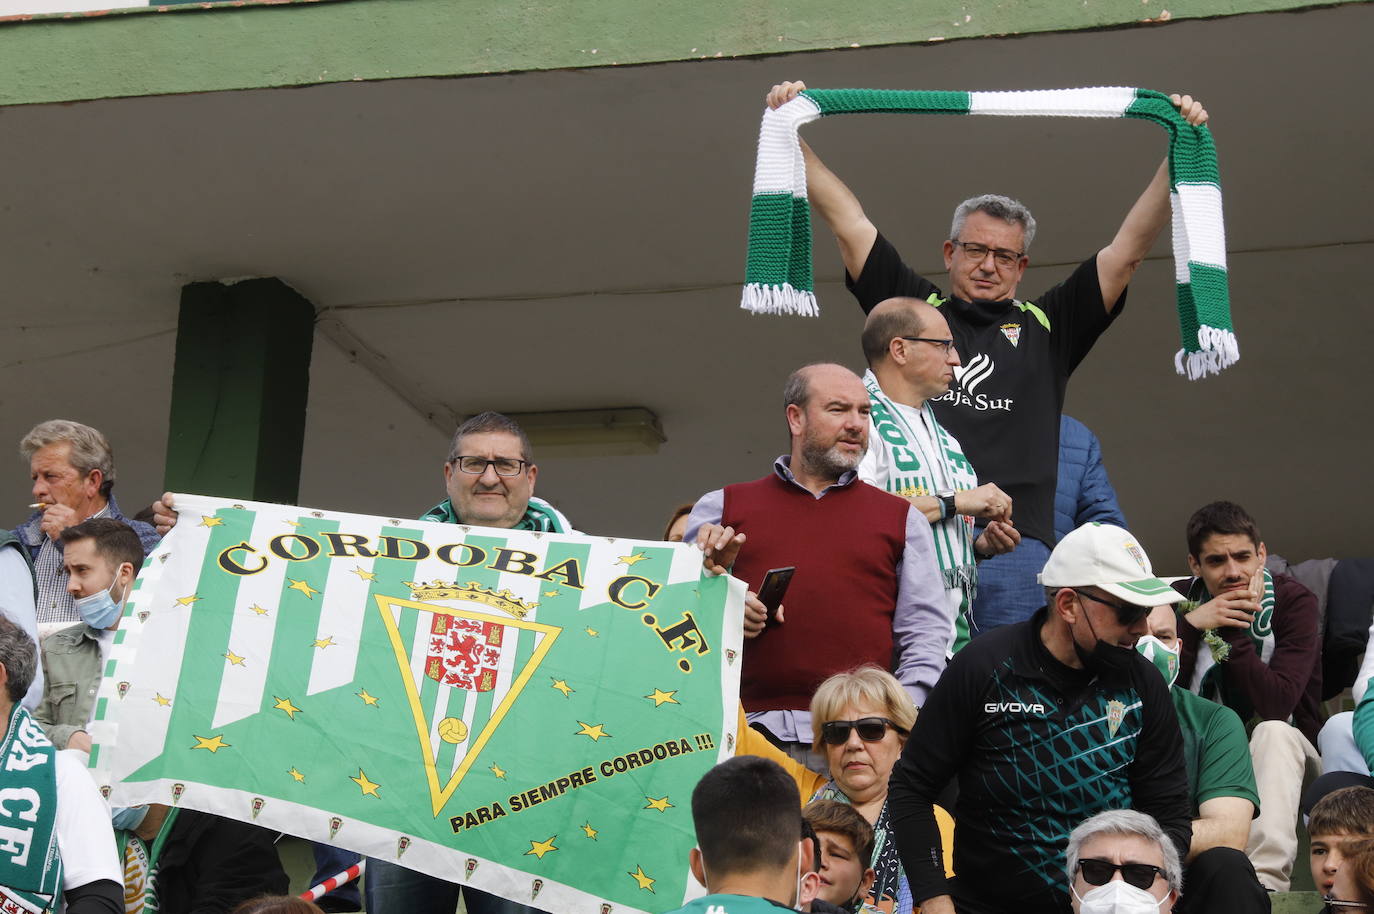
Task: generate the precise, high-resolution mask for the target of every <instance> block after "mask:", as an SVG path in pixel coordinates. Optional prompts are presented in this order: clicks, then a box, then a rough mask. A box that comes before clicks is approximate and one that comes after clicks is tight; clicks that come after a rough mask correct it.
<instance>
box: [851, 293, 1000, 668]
mask: <svg viewBox="0 0 1374 914" xmlns="http://www.w3.org/2000/svg"><path fill="white" fill-rule="evenodd" d="M861 341H862V343H863V350H864V358H865V359H867V360H868V371H867V372H866V373H865V374H864V378H863V380H864V387H865V388H867V390H868V397H869V401H870V406H871V410H870V412H869V414H868V419H869V428H868V453H867V454H865V455H864V459H863V461H862V462H860V464H859V478H860V479H862V480H863V481H864V482H866V483H868V484H869V485H874V486H877V487H878V488H880V489H884V490H886V491H888V492H891V493H893V494H894V495H899V496H901V497H903V498H905V499H907V501H909V502H911V504H912V505H914V506H915V507H916V508H918V509H920V511H921V513H922V514H924V515H925V518H926V520H928V521H929V522H930V532H931V534H932V535H934V537H935V543H936V548H935V555H936V558H937V560H938V561H939V563H940V574H941V576H942V578H943V583H944V587H945V594H946V596H947V597H948V599H949V606H950V614H951V617H952V618H953V619H954V638H953V642H952V645H951V648H950V651H951V653H953V652H955V651H958V650H959V649H960V648H962V647H963V646H964V645H965V644H967V643H968V640H969V638H970V637H971V635H972V631H971V629H972V622H971V618H970V613H971V611H972V608H973V606H972V602H973V595H974V593H975V583H976V581H977V578H978V571H977V565H976V564H975V562H976V561H980V560H982V559H986V558H991V557H992V556H994V555H1000V554H1002V553H1004V552H1010V551H1011V550H1012V549H1014V548H1016V544H1017V543H1019V542H1020V541H1021V534H1020V533H1018V532H1017V530H1016V528H1015V527H1014V526H1012V521H1011V507H1012V506H1011V496H1009V495H1007V493H1006V492H1003V491H1002V490H1001V489H1000V488H998V487H997V486H996V485H995V484H993V483H990V482H988V483H984V484H983V485H979V484H978V474H977V473H976V472H975V471H974V467H973V465H972V464H971V463H969V461H968V458H967V457H965V456H964V452H963V449H962V448H961V447H960V446H959V440H958V439H957V438H955V437H954V436H953V435H951V434H950V433H949V432H948V431H947V430H946V429H945V427H944V426H942V425H941V424H940V422H939V420H938V419H936V418H935V411H934V410H932V409H931V408H930V401H931V400H932V399H934V398H936V397H940V396H943V395H944V393H945V392H946V391H948V390H949V387H950V383H951V382H952V381H953V380H954V372H955V370H956V369H958V368H959V366H960V361H959V351H958V349H957V348H956V347H955V344H954V339H953V338H952V337H951V336H950V331H949V323H948V322H947V321H946V320H945V318H944V315H943V314H941V313H940V310H939V309H938V308H936V307H935V306H934V305H931V304H930V303H929V302H923V301H920V300H918V299H914V298H889V299H888V300H887V301H885V302H882V303H880V304H879V305H878V307H876V308H874V309H873V310H872V311H870V312H869V314H868V320H867V321H865V322H864V331H863V336H862V338H861ZM975 519H979V520H981V521H982V522H983V523H984V524H985V525H986V528H985V529H984V530H983V532H982V534H981V535H980V534H978V533H977V531H975V530H974V521H975Z"/></svg>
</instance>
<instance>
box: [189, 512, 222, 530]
mask: <svg viewBox="0 0 1374 914" xmlns="http://www.w3.org/2000/svg"><path fill="white" fill-rule="evenodd" d="M223 523H224V521H222V520H220V519H219V518H218V517H215V516H214V515H213V514H212V515H208V516H207V515H205V514H202V515H201V516H200V523H198V524H196V526H197V527H218V526H221V525H222V524H223Z"/></svg>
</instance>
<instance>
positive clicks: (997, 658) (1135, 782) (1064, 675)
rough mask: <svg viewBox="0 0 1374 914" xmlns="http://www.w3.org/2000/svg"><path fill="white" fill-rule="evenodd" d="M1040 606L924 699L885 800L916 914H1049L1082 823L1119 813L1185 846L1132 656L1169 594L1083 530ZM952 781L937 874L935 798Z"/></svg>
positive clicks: (1169, 753) (1169, 754) (1166, 729)
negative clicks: (948, 830) (952, 829)
mask: <svg viewBox="0 0 1374 914" xmlns="http://www.w3.org/2000/svg"><path fill="white" fill-rule="evenodd" d="M1040 580H1041V583H1042V584H1043V585H1044V586H1045V595H1046V600H1047V605H1046V606H1044V607H1042V608H1041V609H1040V610H1039V611H1038V612H1036V614H1035V615H1034V616H1032V617H1031V618H1030V619H1028V620H1026V621H1025V622H1021V623H1017V624H1015V625H1008V626H1003V627H1002V628H1000V629H998V630H997V631H995V632H992V633H990V634H988V635H985V636H983V637H981V638H978V639H977V640H975V641H973V642H972V643H971V644H970V645H969V646H968V647H966V648H965V649H964V650H962V651H960V652H959V653H958V654H957V655H956V656H955V657H954V659H953V660H951V661H950V663H949V666H948V668H947V669H946V670H945V674H944V676H942V677H941V678H940V681H939V682H938V683H936V685H935V688H934V689H932V690H931V692H930V696H929V697H928V698H927V699H926V703H925V705H924V706H923V707H922V709H921V715H920V716H919V717H918V718H917V719H916V724H915V726H914V727H913V728H912V732H911V737H910V739H909V740H907V744H906V748H905V749H904V750H903V753H902V758H901V760H900V761H899V762H898V763H897V766H896V768H894V769H893V772H892V781H891V784H890V786H889V788H888V804H889V808H890V810H891V814H892V823H893V828H894V831H895V833H896V837H897V847H898V849H899V850H900V852H901V856H902V866H903V868H904V869H905V871H906V875H907V879H908V880H909V882H910V884H911V889H912V894H913V899H914V901H915V902H916V903H917V904H919V905H920V906H921V910H922V911H923V912H924V914H949V912H952V911H954V910H955V909H956V907H957V909H958V910H959V911H960V912H962V914H983V912H994V911H1008V910H1015V911H1019V912H1037V911H1045V912H1050V911H1054V912H1060V911H1062V910H1063V909H1064V908H1065V907H1066V906H1067V905H1068V903H1069V892H1068V890H1067V888H1066V887H1065V885H1064V880H1063V877H1062V871H1061V870H1060V861H1061V860H1062V859H1063V857H1062V855H1063V853H1064V847H1065V844H1066V842H1067V841H1068V837H1069V832H1070V831H1071V830H1072V829H1073V827H1074V826H1075V825H1077V824H1078V823H1079V822H1081V821H1082V820H1083V819H1084V818H1085V817H1087V816H1091V815H1093V814H1094V813H1097V812H1101V811H1102V810H1106V809H1119V808H1123V807H1129V808H1133V809H1137V810H1140V811H1141V812H1146V813H1149V814H1150V815H1152V816H1154V818H1155V819H1156V820H1158V821H1159V822H1160V824H1161V825H1162V826H1163V827H1164V830H1165V831H1166V832H1167V833H1168V836H1169V840H1170V841H1171V842H1172V843H1173V845H1174V846H1175V848H1176V849H1177V852H1178V853H1180V854H1182V853H1185V852H1186V851H1187V849H1188V845H1189V840H1190V838H1191V835H1192V825H1191V819H1190V815H1189V813H1190V811H1191V810H1190V807H1189V794H1188V772H1187V769H1186V767H1185V764H1184V756H1183V737H1182V735H1181V734H1180V731H1179V725H1178V718H1177V715H1176V714H1175V712H1174V707H1173V703H1172V702H1171V700H1170V698H1169V691H1168V688H1167V687H1166V686H1165V684H1164V679H1163V677H1161V676H1160V675H1159V673H1158V672H1156V671H1155V669H1154V667H1153V665H1152V664H1151V663H1150V662H1149V661H1148V660H1146V659H1145V658H1144V657H1142V656H1141V655H1140V654H1139V653H1137V652H1136V651H1135V649H1134V648H1135V643H1136V641H1137V640H1139V639H1140V637H1141V636H1142V635H1144V634H1145V633H1146V632H1147V631H1148V625H1147V622H1146V616H1147V615H1148V613H1149V612H1150V608H1151V607H1152V606H1155V605H1158V604H1162V603H1173V602H1177V601H1178V600H1179V599H1180V597H1181V595H1180V594H1178V593H1177V592H1176V591H1174V590H1173V588H1171V587H1170V586H1169V585H1168V584H1166V583H1165V582H1163V581H1161V580H1160V579H1159V578H1157V577H1155V576H1154V572H1153V571H1152V570H1151V568H1150V560H1149V558H1148V557H1147V556H1146V555H1145V552H1144V550H1143V549H1141V547H1140V545H1139V543H1138V541H1137V540H1136V539H1135V538H1134V537H1133V536H1131V534H1130V533H1128V532H1127V531H1125V530H1123V529H1121V528H1120V527H1114V526H1111V525H1109V524H1085V525H1084V526H1082V527H1079V528H1078V529H1077V530H1075V531H1073V532H1072V533H1070V534H1069V535H1068V536H1066V537H1064V539H1063V540H1061V541H1060V543H1059V545H1058V546H1056V547H1055V549H1054V552H1053V553H1052V554H1051V555H1050V559H1049V561H1048V562H1047V563H1046V564H1045V569H1044V571H1043V572H1042V573H1041V575H1040ZM956 777H957V778H958V785H959V802H958V822H959V834H958V836H957V840H956V841H955V844H954V872H955V874H956V875H955V876H954V877H953V878H946V875H945V867H944V855H943V852H942V850H941V842H940V833H939V829H938V828H937V826H936V819H935V814H934V805H935V800H936V797H937V796H938V795H939V794H940V793H941V792H942V791H943V790H944V788H945V787H946V785H947V784H948V783H949V782H950V781H951V780H952V779H954V778H956Z"/></svg>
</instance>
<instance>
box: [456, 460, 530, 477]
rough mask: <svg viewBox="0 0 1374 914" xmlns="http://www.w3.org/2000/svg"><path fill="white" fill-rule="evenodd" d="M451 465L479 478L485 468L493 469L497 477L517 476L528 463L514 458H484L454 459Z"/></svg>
mask: <svg viewBox="0 0 1374 914" xmlns="http://www.w3.org/2000/svg"><path fill="white" fill-rule="evenodd" d="M451 463H453V464H454V465H455V466H457V467H458V469H460V470H462V471H463V472H464V473H471V474H472V475H473V476H481V475H482V474H483V473H485V472H486V471H487V467H491V468H492V469H494V470H495V471H496V475H497V476H519V475H520V474H521V473H523V472H524V471H525V467H527V466H529V461H527V460H517V459H515V458H514V457H497V458H496V459H495V460H488V459H487V458H485V457H454V458H453V460H452V461H451Z"/></svg>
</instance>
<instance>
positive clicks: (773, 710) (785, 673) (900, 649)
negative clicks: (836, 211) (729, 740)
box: [684, 363, 954, 770]
mask: <svg viewBox="0 0 1374 914" xmlns="http://www.w3.org/2000/svg"><path fill="white" fill-rule="evenodd" d="M783 400H784V404H785V410H786V416H787V427H788V430H789V432H790V433H791V451H790V453H789V454H784V455H783V456H781V457H779V458H778V459H777V460H775V461H774V462H773V470H772V472H771V473H769V474H768V475H767V476H765V477H763V478H762V479H757V480H755V481H753V482H744V483H736V484H734V485H730V486H726V487H725V488H724V489H717V490H716V491H714V492H709V493H707V494H706V495H703V496H702V497H701V498H700V499H699V500H698V501H697V503H696V505H695V506H694V507H693V508H692V513H691V516H690V519H689V520H688V522H687V534H686V537H685V539H684V542H688V543H695V544H696V545H697V546H698V547H699V548H700V549H701V550H702V552H703V553H704V560H703V561H704V564H705V566H706V568H707V570H709V571H711V572H713V573H717V574H719V573H723V572H726V571H729V572H730V573H732V574H733V575H734V576H735V577H737V578H739V579H741V580H743V581H744V582H745V583H746V584H748V585H749V587H750V588H751V589H753V590H757V589H758V587H759V585H760V583H761V582H762V580H763V577H764V575H765V574H766V573H767V572H768V571H769V570H770V569H773V568H781V567H786V566H794V567H795V568H796V571H795V573H794V574H793V577H792V580H791V584H790V586H789V588H788V590H787V594H786V598H785V600H784V603H785V605H786V612H785V613H784V612H782V611H781V610H780V611H779V613H778V615H777V619H776V621H774V622H771V623H769V624H767V625H764V624H763V622H764V619H763V617H762V613H761V609H760V608H759V607H757V606H753V607H750V608H749V609H748V611H747V614H746V623H745V629H746V630H745V633H746V635H748V636H750V637H751V638H752V639H753V640H751V641H750V642H749V643H748V645H747V647H746V649H745V652H744V662H743V666H742V669H741V679H740V699H741V701H742V702H743V704H744V709H745V711H746V712H747V715H748V718H749V722H750V723H751V724H753V725H754V726H756V727H757V728H759V729H761V730H763V731H764V732H765V733H766V734H767V735H769V736H770V737H771V738H772V739H773V741H774V742H775V743H777V744H778V745H779V746H780V747H781V748H783V749H785V750H787V752H788V753H789V754H791V755H792V756H793V757H794V758H796V759H798V760H799V761H804V762H807V763H809V764H810V765H811V767H813V768H816V770H821V768H823V766H824V761H823V760H820V759H816V758H812V757H811V754H810V750H809V746H810V734H811V717H810V713H809V712H808V711H807V710H806V709H807V708H809V707H810V702H811V695H812V693H813V692H815V690H816V687H817V686H819V685H820V684H821V682H822V681H824V680H825V679H826V678H827V677H829V676H831V675H832V674H834V673H839V672H842V671H844V670H848V669H852V668H853V667H856V666H859V665H861V664H864V663H872V664H875V665H877V666H879V667H881V668H882V669H891V670H893V673H894V675H896V677H897V679H898V681H900V682H901V683H902V685H903V686H904V687H905V688H906V690H907V692H908V693H909V694H910V695H911V699H912V701H913V703H914V704H915V705H916V706H918V707H919V706H920V705H921V703H922V702H923V701H924V700H925V697H926V694H927V693H928V692H929V691H930V689H931V687H932V686H933V685H934V684H935V680H936V679H938V678H939V676H940V673H941V672H942V671H943V670H944V667H945V652H946V650H947V648H948V647H949V643H950V638H951V635H952V632H953V621H954V620H953V613H952V611H951V610H950V606H949V603H948V601H947V600H946V597H945V591H944V587H943V585H942V583H941V581H942V578H941V576H940V570H939V567H938V565H937V564H936V561H935V555H934V540H933V539H932V537H931V533H930V522H929V521H928V520H926V517H925V515H924V514H922V513H921V511H920V510H919V509H918V508H916V507H915V506H913V505H911V504H909V503H908V502H907V501H905V500H904V499H901V498H897V497H894V496H892V495H889V494H887V493H886V492H883V491H881V490H879V489H876V488H874V487H872V486H870V485H867V484H866V483H863V482H860V481H859V477H858V472H857V470H858V466H859V461H860V460H862V459H863V456H864V453H865V452H866V451H867V449H868V422H869V408H870V407H869V398H868V391H866V390H865V389H864V385H863V382H862V381H860V380H859V377H858V375H856V374H854V373H853V372H852V371H850V370H849V369H847V368H845V367H844V366H842V365H836V364H833V363H821V364H815V365H807V366H805V367H803V368H800V369H798V370H797V371H795V372H793V373H792V375H791V377H789V378H788V380H787V385H786V387H785V388H784V389H783ZM894 664H895V669H894ZM818 766H819V767H818Z"/></svg>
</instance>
